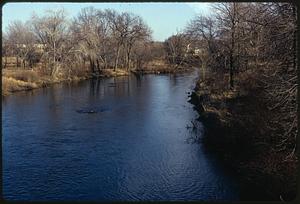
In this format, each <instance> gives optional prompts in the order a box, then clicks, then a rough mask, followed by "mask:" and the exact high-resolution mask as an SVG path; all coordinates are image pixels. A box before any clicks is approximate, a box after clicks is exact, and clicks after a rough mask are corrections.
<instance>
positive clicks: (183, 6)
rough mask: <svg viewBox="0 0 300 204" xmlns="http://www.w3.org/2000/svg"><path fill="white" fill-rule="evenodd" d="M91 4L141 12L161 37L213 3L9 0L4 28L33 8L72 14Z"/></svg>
mask: <svg viewBox="0 0 300 204" xmlns="http://www.w3.org/2000/svg"><path fill="white" fill-rule="evenodd" d="M88 6H94V7H95V8H99V9H106V8H110V9H115V10H117V11H120V12H124V11H129V12H132V13H135V14H137V15H140V16H141V17H142V18H143V19H144V21H145V22H146V23H147V25H148V26H150V27H151V29H152V31H153V39H154V40H158V41H164V40H165V39H166V38H168V37H169V36H171V35H172V34H175V33H176V32H177V31H180V30H181V29H183V28H184V27H185V25H186V24H187V23H188V22H189V20H191V19H192V18H193V17H194V16H195V15H196V14H198V13H201V14H204V15H206V14H208V13H209V7H210V5H209V3H7V4H5V5H4V6H3V7H2V9H3V10H2V29H3V31H5V29H6V28H7V26H8V24H9V23H10V22H11V21H14V20H22V21H26V20H28V19H29V18H30V17H31V15H32V14H33V12H35V13H36V14H38V15H42V14H43V12H44V11H45V10H47V9H61V8H64V9H65V10H66V11H67V14H68V16H69V17H70V18H71V17H73V16H76V15H77V13H79V11H80V10H81V9H82V8H84V7H88Z"/></svg>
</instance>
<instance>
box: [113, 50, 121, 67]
mask: <svg viewBox="0 0 300 204" xmlns="http://www.w3.org/2000/svg"><path fill="white" fill-rule="evenodd" d="M119 55H120V46H118V50H117V56H116V61H115V67H114V71H116V69H117V67H118V61H119Z"/></svg>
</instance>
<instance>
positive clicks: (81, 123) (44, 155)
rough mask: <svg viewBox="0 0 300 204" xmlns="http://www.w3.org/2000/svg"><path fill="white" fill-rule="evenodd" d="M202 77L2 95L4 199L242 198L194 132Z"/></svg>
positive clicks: (129, 79) (104, 82) (115, 81)
mask: <svg viewBox="0 0 300 204" xmlns="http://www.w3.org/2000/svg"><path fill="white" fill-rule="evenodd" d="M196 78H197V72H196V71H193V72H191V73H185V74H175V75H174V74H173V75H142V76H139V77H138V76H135V75H130V76H125V77H116V78H107V79H100V80H87V81H82V82H76V83H75V82H73V83H62V84H56V85H53V86H51V87H49V88H43V89H37V90H34V91H30V92H22V93H21V92H20V93H15V94H13V95H11V96H7V97H5V98H4V99H2V112H3V113H2V143H3V144H2V146H3V154H2V155H3V195H4V199H6V200H30V201H36V200H37V201H42V200H85V201H88V200H91V201H95V200H96V201H133V200H147V201H154V200H168V201H177V200H178V201H179V200H184V201H192V200H199V201H212V200H221V201H224V200H226V201H232V200H239V190H238V185H237V182H236V180H235V178H234V176H233V175H232V174H231V173H230V172H229V171H227V170H226V168H225V167H223V166H222V165H221V164H220V163H219V162H218V160H217V159H215V158H214V157H213V156H212V155H210V153H209V152H207V151H206V150H205V148H204V147H203V146H202V144H201V143H199V142H196V140H195V136H199V137H200V139H201V128H200V129H198V130H193V129H192V128H190V127H191V126H192V123H191V121H192V120H194V119H195V118H196V117H197V113H196V111H194V110H193V106H192V105H191V104H189V103H188V92H191V90H192V89H193V87H194V85H195V80H196ZM198 125H199V126H200V127H201V124H198Z"/></svg>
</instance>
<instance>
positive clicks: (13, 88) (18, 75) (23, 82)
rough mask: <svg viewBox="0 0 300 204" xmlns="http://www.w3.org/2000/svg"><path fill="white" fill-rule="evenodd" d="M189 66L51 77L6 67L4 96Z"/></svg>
mask: <svg viewBox="0 0 300 204" xmlns="http://www.w3.org/2000/svg"><path fill="white" fill-rule="evenodd" d="M187 70H189V69H187V68H184V67H179V68H177V69H174V68H173V67H167V66H165V67H162V66H157V67H150V68H147V69H139V70H130V71H128V70H126V69H116V70H115V71H114V70H113V69H103V70H101V73H100V74H90V73H88V72H86V73H80V74H77V75H72V76H62V75H60V76H58V77H55V78H53V77H51V76H49V75H45V74H41V73H39V72H38V71H33V70H16V69H4V70H2V96H6V95H10V94H12V93H14V92H19V91H28V90H33V89H37V88H41V87H47V86H49V85H51V84H56V83H61V82H66V81H69V82H70V81H82V80H87V79H91V78H105V77H117V76H127V75H129V74H130V72H132V73H134V74H166V73H179V72H186V71H187Z"/></svg>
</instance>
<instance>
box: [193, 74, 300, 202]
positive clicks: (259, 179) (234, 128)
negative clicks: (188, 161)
mask: <svg viewBox="0 0 300 204" xmlns="http://www.w3.org/2000/svg"><path fill="white" fill-rule="evenodd" d="M253 74H254V73H247V72H246V73H243V74H240V75H239V78H237V79H236V82H237V83H236V86H235V89H233V90H230V89H228V87H227V84H228V78H227V77H228V76H225V78H224V77H222V78H221V77H220V76H218V75H210V76H209V77H206V78H205V79H199V80H198V82H197V85H196V88H195V91H194V93H193V94H192V96H191V102H192V103H193V104H194V105H195V109H196V110H197V111H198V112H199V115H200V117H199V120H201V121H202V122H203V124H204V127H205V135H204V137H203V143H204V144H205V146H206V147H207V148H208V149H209V150H210V151H211V152H213V153H215V154H217V156H218V157H219V158H220V159H221V160H222V161H224V162H225V163H226V164H228V165H230V166H231V167H232V168H234V170H236V172H237V175H238V176H239V178H240V180H241V183H244V184H245V187H247V188H248V189H247V190H249V189H250V191H251V190H252V191H253V189H256V190H257V191H259V192H260V193H261V195H257V194H256V193H253V194H252V195H250V197H249V194H247V195H245V196H244V197H245V198H243V199H246V200H248V199H254V200H256V199H257V200H261V199H264V200H292V199H294V198H295V195H296V167H297V165H296V164H297V159H296V156H295V154H291V152H292V150H291V149H288V148H286V149H280V148H278V141H277V140H276V137H274V135H275V132H276V131H280V130H279V129H273V130H271V129H269V128H268V124H267V123H268V121H270V118H272V117H274V116H275V114H278V113H276V112H274V111H271V110H269V109H268V108H267V105H266V101H265V100H264V97H263V96H264V93H263V91H262V89H261V87H260V85H259V84H258V83H256V81H255V80H252V79H253V78H255V77H253ZM257 74H259V73H257ZM278 139H279V138H278ZM249 186H251V187H249ZM245 189H246V188H245ZM245 189H244V191H245ZM242 193H243V192H242Z"/></svg>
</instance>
